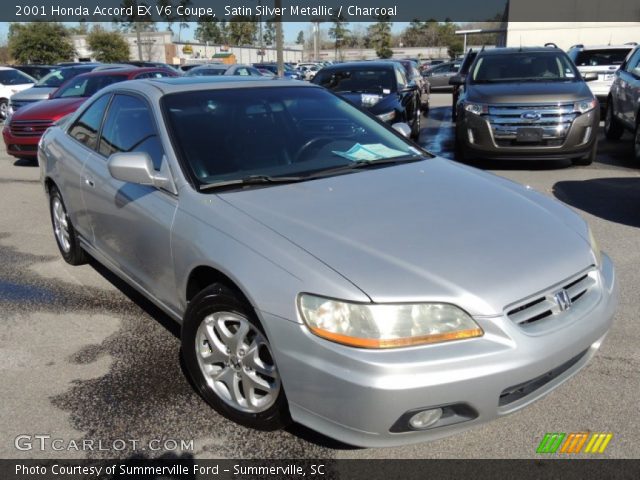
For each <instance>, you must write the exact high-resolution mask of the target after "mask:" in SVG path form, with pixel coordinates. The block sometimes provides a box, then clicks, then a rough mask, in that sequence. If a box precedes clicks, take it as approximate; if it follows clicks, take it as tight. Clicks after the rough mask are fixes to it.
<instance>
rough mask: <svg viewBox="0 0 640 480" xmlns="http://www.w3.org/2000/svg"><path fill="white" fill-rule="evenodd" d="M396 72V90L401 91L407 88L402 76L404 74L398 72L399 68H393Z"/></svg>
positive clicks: (405, 80)
mask: <svg viewBox="0 0 640 480" xmlns="http://www.w3.org/2000/svg"><path fill="white" fill-rule="evenodd" d="M395 72H396V83H397V84H398V90H402V89H403V88H405V87H406V86H407V79H406V78H405V76H404V73H402V71H401V70H400V68H395Z"/></svg>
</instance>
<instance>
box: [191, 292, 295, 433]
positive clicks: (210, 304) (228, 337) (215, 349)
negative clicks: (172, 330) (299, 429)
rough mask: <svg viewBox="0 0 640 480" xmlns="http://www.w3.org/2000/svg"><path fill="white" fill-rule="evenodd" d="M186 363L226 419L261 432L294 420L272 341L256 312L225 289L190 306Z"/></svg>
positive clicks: (204, 395)
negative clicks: (290, 415) (291, 417)
mask: <svg viewBox="0 0 640 480" xmlns="http://www.w3.org/2000/svg"><path fill="white" fill-rule="evenodd" d="M182 358H183V361H184V365H185V367H186V370H187V371H188V372H189V375H190V376H191V379H192V380H193V383H194V384H195V387H196V389H197V390H198V392H199V393H200V395H201V396H202V398H204V400H205V401H206V402H207V403H208V404H209V405H211V406H212V407H213V408H214V409H215V410H216V411H217V412H219V413H220V414H221V415H224V416H225V417H227V418H229V419H231V420H233V421H234V422H236V423H239V424H241V425H244V426H246V427H250V428H255V429H258V430H278V429H280V428H282V427H284V426H286V425H287V424H288V423H289V422H290V421H291V420H290V417H289V409H288V407H287V400H286V397H285V394H284V390H283V388H282V383H281V381H280V373H279V371H278V367H277V366H276V364H275V360H274V357H273V353H272V350H271V345H270V344H269V340H268V339H267V337H266V335H265V333H264V330H263V329H262V326H261V325H260V323H259V321H258V319H257V317H256V316H255V313H254V312H253V310H252V309H251V307H250V306H248V305H247V304H246V302H244V301H242V300H241V299H240V298H239V296H238V295H236V294H235V293H234V292H233V291H232V290H230V289H229V288H227V287H225V286H224V285H222V284H219V283H218V284H214V285H211V286H209V287H207V288H205V289H204V290H203V291H201V292H200V293H199V294H197V295H196V296H195V297H194V298H193V300H191V301H190V302H189V306H188V308H187V311H186V313H185V317H184V324H183V327H182Z"/></svg>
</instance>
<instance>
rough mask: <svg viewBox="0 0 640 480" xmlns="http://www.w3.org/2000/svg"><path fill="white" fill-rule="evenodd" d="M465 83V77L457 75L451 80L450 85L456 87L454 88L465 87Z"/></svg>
mask: <svg viewBox="0 0 640 480" xmlns="http://www.w3.org/2000/svg"><path fill="white" fill-rule="evenodd" d="M464 81H465V77H464V75H460V74H459V73H456V74H455V75H454V76H453V77H451V78H450V79H449V85H454V86H456V85H457V86H460V85H464Z"/></svg>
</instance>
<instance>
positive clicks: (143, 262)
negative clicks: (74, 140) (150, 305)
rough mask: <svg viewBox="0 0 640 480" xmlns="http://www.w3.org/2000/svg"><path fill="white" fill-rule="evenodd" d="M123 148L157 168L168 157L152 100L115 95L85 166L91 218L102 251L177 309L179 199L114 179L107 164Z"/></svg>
mask: <svg viewBox="0 0 640 480" xmlns="http://www.w3.org/2000/svg"><path fill="white" fill-rule="evenodd" d="M120 152H146V153H147V154H148V155H149V157H150V158H151V160H152V162H153V166H154V168H155V169H156V170H160V167H161V165H162V162H163V161H166V160H164V148H163V145H162V142H161V139H160V137H159V135H158V130H157V127H156V124H155V121H154V118H153V113H152V111H151V108H150V106H149V104H148V103H147V101H146V100H145V99H143V98H142V97H139V96H137V95H133V94H128V93H126V94H125V93H117V94H115V95H114V96H113V99H112V101H111V103H110V105H109V108H108V110H107V114H106V116H105V119H104V122H103V126H102V129H101V133H100V139H99V141H98V148H97V152H96V154H95V155H94V156H92V157H91V161H87V162H86V164H85V169H84V177H85V178H84V184H83V187H84V197H85V205H86V209H87V216H88V218H89V220H90V222H91V227H92V230H93V234H94V243H95V246H96V248H97V249H98V250H99V252H100V253H102V254H103V255H104V256H105V257H106V258H107V259H108V260H110V261H111V262H112V263H114V264H115V265H116V266H117V267H118V268H119V269H120V270H121V271H122V272H124V273H125V274H126V275H127V276H129V277H130V278H131V279H132V280H134V281H135V282H136V283H138V284H139V285H140V286H141V287H142V288H144V289H145V290H146V291H147V292H149V293H151V294H153V295H154V296H155V297H156V298H157V299H158V300H160V301H161V302H163V303H165V304H166V305H167V306H169V307H175V305H172V303H171V300H172V299H174V298H175V277H174V270H173V260H172V257H171V243H170V239H171V236H170V233H171V225H172V223H173V218H174V214H175V211H176V208H177V197H176V196H174V195H173V194H171V193H169V192H167V191H164V190H160V189H157V188H155V187H153V186H150V185H139V184H133V183H125V182H121V181H120V180H116V179H114V178H113V177H111V175H110V173H109V169H108V163H107V162H108V160H109V157H110V156H111V155H112V154H114V153H120Z"/></svg>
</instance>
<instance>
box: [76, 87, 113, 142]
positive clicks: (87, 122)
mask: <svg viewBox="0 0 640 480" xmlns="http://www.w3.org/2000/svg"><path fill="white" fill-rule="evenodd" d="M110 97H111V96H110V95H103V96H102V97H100V98H99V99H97V100H96V101H95V102H93V104H91V106H90V107H89V108H87V109H86V110H85V111H84V113H83V114H82V115H81V116H80V118H78V120H76V121H75V122H74V124H73V125H72V126H71V128H70V129H69V132H68V133H69V135H70V136H72V137H73V138H75V139H76V140H77V141H79V142H80V143H82V144H83V145H86V146H87V147H88V148H91V149H95V148H96V143H97V140H98V130H100V123H102V117H103V116H104V111H105V109H106V108H107V105H108V104H109V98H110Z"/></svg>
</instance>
